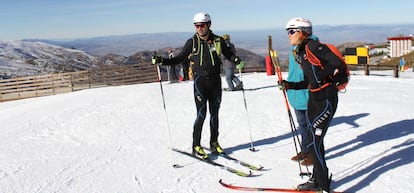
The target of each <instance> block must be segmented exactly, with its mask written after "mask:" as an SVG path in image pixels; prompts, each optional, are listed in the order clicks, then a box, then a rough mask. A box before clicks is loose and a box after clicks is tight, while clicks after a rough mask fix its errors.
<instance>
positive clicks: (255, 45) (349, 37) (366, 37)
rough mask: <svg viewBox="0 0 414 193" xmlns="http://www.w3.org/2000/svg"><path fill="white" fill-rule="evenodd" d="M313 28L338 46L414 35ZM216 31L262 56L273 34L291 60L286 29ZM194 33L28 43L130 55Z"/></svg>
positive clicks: (402, 30) (399, 30)
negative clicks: (269, 37) (44, 43)
mask: <svg viewBox="0 0 414 193" xmlns="http://www.w3.org/2000/svg"><path fill="white" fill-rule="evenodd" d="M313 28H314V29H313V31H314V34H315V35H316V36H318V37H319V38H320V40H321V41H322V42H329V43H332V44H335V45H338V44H342V43H346V42H368V43H373V44H377V43H381V42H386V41H387V37H390V36H398V35H409V34H414V24H393V25H340V26H327V25H316V26H314V27H313ZM212 30H213V31H214V33H216V34H218V35H222V34H225V33H227V34H230V35H231V38H232V41H233V43H234V44H235V45H236V47H238V48H243V49H246V50H249V51H251V52H253V53H255V54H258V55H261V56H265V55H266V54H267V46H268V45H267V41H268V36H269V35H270V36H272V39H273V47H274V48H275V49H276V50H278V51H279V54H280V56H281V58H282V59H283V58H285V57H287V53H288V50H289V47H290V46H289V43H288V39H287V34H286V31H285V30H284V29H282V28H275V29H266V30H250V31H215V30H214V26H213V28H212ZM193 34H194V32H167V33H142V34H132V35H124V36H105V37H95V38H84V39H76V40H71V41H51V40H33V39H30V40H24V41H41V42H46V43H49V44H54V45H59V46H63V47H66V48H75V49H79V50H84V51H85V52H87V53H90V54H92V55H99V56H103V55H106V54H109V53H111V54H117V55H122V56H130V55H132V54H135V53H137V52H139V51H146V50H148V51H151V50H158V49H160V48H165V47H173V48H179V47H182V46H183V45H184V43H185V41H186V40H187V39H188V38H190V37H191V36H192V35H193Z"/></svg>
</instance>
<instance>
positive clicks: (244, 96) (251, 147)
mask: <svg viewBox="0 0 414 193" xmlns="http://www.w3.org/2000/svg"><path fill="white" fill-rule="evenodd" d="M239 76H240V81H241V82H242V83H243V77H242V73H241V69H239ZM242 93H243V101H244V108H245V109H246V115H247V123H248V124H249V132H250V148H249V150H250V151H252V152H255V151H256V149H255V148H254V146H253V138H252V127H251V126H250V118H249V111H248V110H247V103H246V95H245V94H244V86H243V87H242Z"/></svg>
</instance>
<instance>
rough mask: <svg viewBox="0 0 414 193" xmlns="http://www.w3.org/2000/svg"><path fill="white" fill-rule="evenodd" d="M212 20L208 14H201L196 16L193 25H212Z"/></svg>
mask: <svg viewBox="0 0 414 193" xmlns="http://www.w3.org/2000/svg"><path fill="white" fill-rule="evenodd" d="M210 22H211V18H210V15H209V14H208V13H204V12H200V13H197V14H195V15H194V18H193V23H210Z"/></svg>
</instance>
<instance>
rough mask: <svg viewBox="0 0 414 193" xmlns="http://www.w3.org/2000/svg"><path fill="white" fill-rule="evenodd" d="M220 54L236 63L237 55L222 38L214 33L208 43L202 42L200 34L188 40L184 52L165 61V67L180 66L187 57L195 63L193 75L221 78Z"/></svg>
mask: <svg viewBox="0 0 414 193" xmlns="http://www.w3.org/2000/svg"><path fill="white" fill-rule="evenodd" d="M220 54H223V55H224V56H225V57H226V58H227V59H229V60H230V61H235V59H236V57H237V56H236V55H235V54H234V53H233V52H232V50H231V48H230V47H228V46H227V44H226V43H225V41H224V39H223V38H222V37H221V36H217V35H215V34H214V33H212V31H210V35H209V37H208V38H207V41H205V40H201V39H200V38H199V36H198V34H197V33H196V34H194V36H193V37H192V38H190V39H188V40H187V42H186V43H185V45H184V47H183V49H182V51H181V52H180V53H179V54H178V55H177V56H175V57H173V58H171V59H163V63H162V64H163V65H171V64H180V63H181V62H182V61H184V60H185V59H186V58H187V57H189V56H190V60H191V61H192V62H193V66H192V67H193V74H194V77H197V76H204V77H207V76H219V75H220V71H221V65H222V61H221V59H220Z"/></svg>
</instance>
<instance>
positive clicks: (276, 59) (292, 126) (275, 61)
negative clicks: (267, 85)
mask: <svg viewBox="0 0 414 193" xmlns="http://www.w3.org/2000/svg"><path fill="white" fill-rule="evenodd" d="M270 56H271V57H270V58H271V59H272V63H273V64H274V65H275V70H276V74H277V77H278V80H279V82H281V81H282V80H283V77H282V70H281V69H280V64H279V57H278V56H277V52H276V50H273V49H271V50H270ZM282 92H283V98H284V99H285V104H286V109H287V112H288V116H289V123H290V129H291V133H292V138H293V143H294V145H295V151H296V155H298V154H299V152H298V146H297V143H299V146H300V148H301V149H302V145H301V142H300V140H299V137H298V133H297V129H296V125H295V122H294V120H293V116H292V112H291V110H290V105H289V101H288V99H287V96H286V90H285V89H283V90H282ZM296 140H297V142H296ZM298 166H299V172H300V173H299V175H300V176H310V175H311V174H310V172H309V168H308V166H306V170H307V172H303V171H302V167H301V166H300V162H299V161H298Z"/></svg>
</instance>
